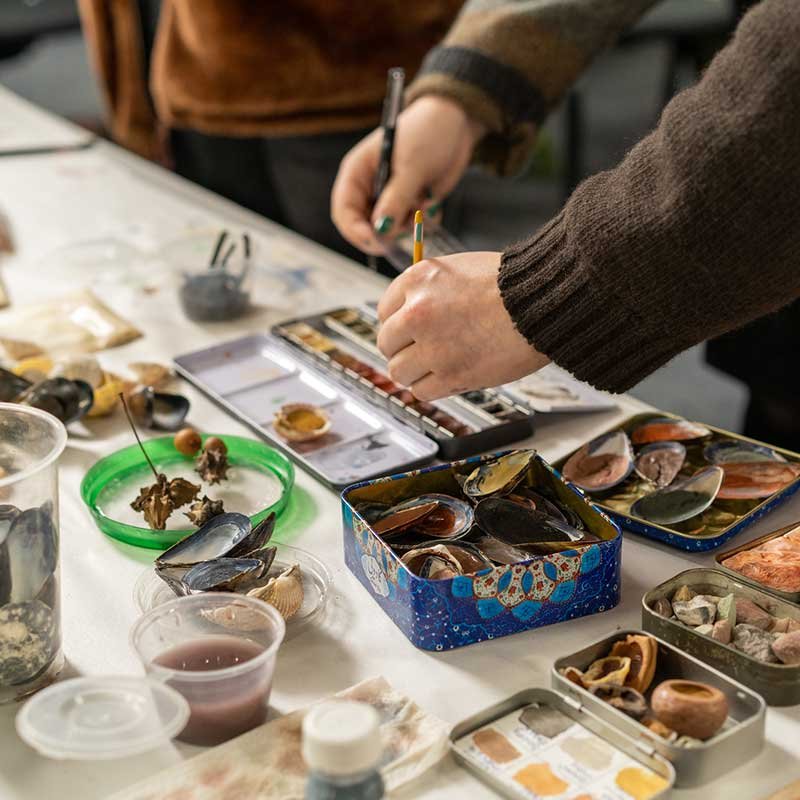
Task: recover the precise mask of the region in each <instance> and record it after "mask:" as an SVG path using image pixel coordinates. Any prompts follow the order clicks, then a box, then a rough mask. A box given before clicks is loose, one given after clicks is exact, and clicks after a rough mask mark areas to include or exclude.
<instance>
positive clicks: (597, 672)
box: [581, 656, 631, 689]
mask: <svg viewBox="0 0 800 800" xmlns="http://www.w3.org/2000/svg"><path fill="white" fill-rule="evenodd" d="M630 669H631V660H630V659H629V658H627V657H625V656H623V657H620V656H606V657H605V658H600V659H598V660H597V661H595V662H593V663H592V664H590V665H589V668H588V669H587V670H586V671H585V672H584V673H583V675H582V677H581V680H582V681H583V685H584V686H585V687H586V688H587V689H591V688H592V687H593V686H600V685H604V684H609V683H616V684H618V685H620V686H624V685H625V679H626V678H627V677H628V673H629V672H630Z"/></svg>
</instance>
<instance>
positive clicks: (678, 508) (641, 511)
mask: <svg viewBox="0 0 800 800" xmlns="http://www.w3.org/2000/svg"><path fill="white" fill-rule="evenodd" d="M723 474H724V473H723V471H722V468H721V467H716V466H714V467H706V468H705V469H702V470H700V471H699V472H697V473H695V474H694V475H692V476H691V477H689V478H686V479H685V480H682V481H677V482H676V483H673V484H672V486H668V487H667V488H666V489H660V490H659V491H656V492H652V493H651V494H646V495H644V497H640V498H639V499H638V500H637V501H636V502H635V503H634V504H633V505H632V506H631V514H632V515H633V516H635V517H640V518H641V519H644V520H647V521H648V522H652V523H654V524H656V525H674V524H676V523H678V522H683V521H684V520H687V519H691V518H692V517H694V516H696V515H697V514H700V513H702V512H703V511H705V510H706V509H707V508H708V507H709V506H710V505H711V504H712V503H713V502H714V500H715V499H716V498H717V494H718V493H719V489H720V486H721V485H722V478H723Z"/></svg>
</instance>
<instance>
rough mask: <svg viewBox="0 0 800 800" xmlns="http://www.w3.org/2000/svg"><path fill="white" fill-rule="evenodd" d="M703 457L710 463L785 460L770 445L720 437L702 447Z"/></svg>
mask: <svg viewBox="0 0 800 800" xmlns="http://www.w3.org/2000/svg"><path fill="white" fill-rule="evenodd" d="M703 457H704V458H705V460H706V461H708V462H709V463H710V464H727V463H728V462H730V461H734V462H737V463H743V462H745V461H784V462H785V461H786V459H785V458H784V457H783V456H782V455H781V454H780V453H776V452H775V451H774V450H773V449H772V448H771V447H767V446H766V445H765V444H757V443H756V442H746V441H743V440H742V439H721V440H719V441H717V442H711V444H707V445H706V446H705V448H704V449H703Z"/></svg>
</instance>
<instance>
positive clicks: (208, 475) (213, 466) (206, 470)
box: [197, 436, 230, 483]
mask: <svg viewBox="0 0 800 800" xmlns="http://www.w3.org/2000/svg"><path fill="white" fill-rule="evenodd" d="M227 453H228V448H227V447H225V443H224V442H223V441H222V439H218V438H217V437H216V436H212V437H211V438H210V439H207V440H206V445H205V447H204V448H203V453H202V455H201V456H200V458H199V459H198V460H197V472H198V474H199V475H200V477H201V478H202V479H203V480H204V481H208V483H219V482H220V481H224V480H225V479H226V478H227V477H228V470H229V469H230V464H229V463H228V455H227Z"/></svg>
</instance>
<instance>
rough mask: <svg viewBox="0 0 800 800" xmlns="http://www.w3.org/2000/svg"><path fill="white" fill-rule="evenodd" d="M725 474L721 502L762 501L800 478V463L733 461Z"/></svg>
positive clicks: (725, 470)
mask: <svg viewBox="0 0 800 800" xmlns="http://www.w3.org/2000/svg"><path fill="white" fill-rule="evenodd" d="M720 467H721V468H722V471H723V472H724V477H723V479H722V487H721V488H720V490H719V494H718V495H717V496H718V497H719V498H720V500H758V499H761V498H763V497H769V496H770V495H771V494H774V493H775V492H779V491H781V489H785V488H786V487H787V486H788V485H789V484H790V483H792V482H793V481H795V480H796V479H797V478H798V477H800V464H792V463H789V462H780V461H742V462H736V461H729V462H725V463H723V464H721V465H720Z"/></svg>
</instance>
